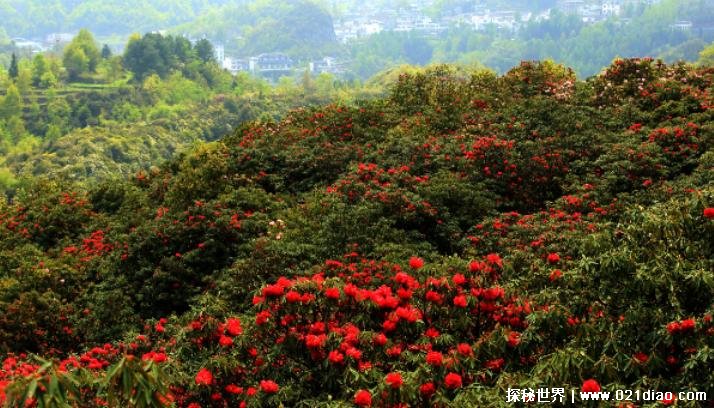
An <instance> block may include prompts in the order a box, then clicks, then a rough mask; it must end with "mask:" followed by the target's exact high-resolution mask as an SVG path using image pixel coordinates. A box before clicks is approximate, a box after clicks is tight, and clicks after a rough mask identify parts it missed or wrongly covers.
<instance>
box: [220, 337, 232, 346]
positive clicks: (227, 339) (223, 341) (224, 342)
mask: <svg viewBox="0 0 714 408" xmlns="http://www.w3.org/2000/svg"><path fill="white" fill-rule="evenodd" d="M218 344H220V345H221V346H223V347H230V346H232V345H233V339H232V338H230V337H228V336H221V337H220V338H219V339H218Z"/></svg>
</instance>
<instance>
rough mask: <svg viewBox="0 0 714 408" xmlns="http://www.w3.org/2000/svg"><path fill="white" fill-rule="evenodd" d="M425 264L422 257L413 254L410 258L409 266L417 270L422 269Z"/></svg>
mask: <svg viewBox="0 0 714 408" xmlns="http://www.w3.org/2000/svg"><path fill="white" fill-rule="evenodd" d="M422 266H424V260H423V259H421V258H417V257H416V256H413V257H411V258H409V267H410V268H412V269H414V270H417V269H421V267H422Z"/></svg>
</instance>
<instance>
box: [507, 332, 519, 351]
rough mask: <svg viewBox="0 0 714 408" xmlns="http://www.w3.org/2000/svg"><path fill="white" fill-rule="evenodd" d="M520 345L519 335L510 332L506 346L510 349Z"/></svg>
mask: <svg viewBox="0 0 714 408" xmlns="http://www.w3.org/2000/svg"><path fill="white" fill-rule="evenodd" d="M520 343H521V333H519V332H517V331H513V332H510V333H509V334H508V345H509V346H511V347H516V346H518V345H519V344H520Z"/></svg>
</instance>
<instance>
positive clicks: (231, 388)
mask: <svg viewBox="0 0 714 408" xmlns="http://www.w3.org/2000/svg"><path fill="white" fill-rule="evenodd" d="M226 392H227V393H229V394H243V387H239V386H237V385H235V384H228V385H226Z"/></svg>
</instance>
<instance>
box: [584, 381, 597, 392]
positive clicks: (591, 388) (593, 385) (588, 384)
mask: <svg viewBox="0 0 714 408" xmlns="http://www.w3.org/2000/svg"><path fill="white" fill-rule="evenodd" d="M582 391H583V392H600V384H598V382H597V381H595V380H594V379H592V378H591V379H589V380H585V381H584V382H583V388H582Z"/></svg>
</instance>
